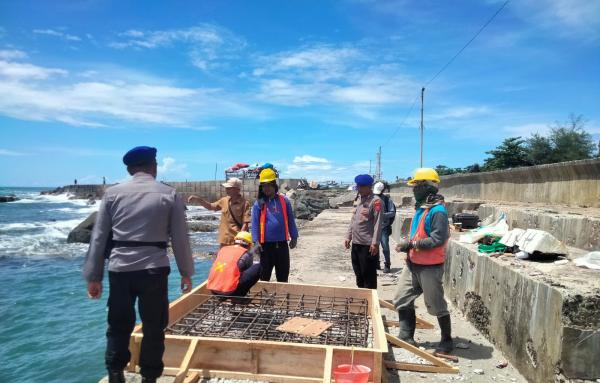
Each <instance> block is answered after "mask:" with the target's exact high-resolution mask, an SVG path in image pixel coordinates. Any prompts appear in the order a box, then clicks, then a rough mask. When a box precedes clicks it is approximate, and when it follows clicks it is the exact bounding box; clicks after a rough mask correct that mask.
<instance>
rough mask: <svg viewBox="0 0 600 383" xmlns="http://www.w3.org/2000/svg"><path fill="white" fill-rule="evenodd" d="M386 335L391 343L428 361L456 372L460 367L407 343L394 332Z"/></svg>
mask: <svg viewBox="0 0 600 383" xmlns="http://www.w3.org/2000/svg"><path fill="white" fill-rule="evenodd" d="M385 335H386V337H387V340H388V342H390V343H391V344H393V345H395V346H397V347H400V348H403V349H405V350H407V351H410V352H412V353H413V354H415V355H417V356H419V357H421V358H423V359H425V360H426V361H428V362H431V363H432V364H433V365H434V366H436V367H443V368H446V369H452V370H453V371H454V370H456V372H458V368H456V367H454V366H452V365H450V364H448V363H446V362H445V361H443V360H442V359H440V358H436V357H435V356H433V355H431V354H430V353H428V352H426V351H423V350H421V349H420V348H418V347H415V346H413V345H412V344H410V343H407V342H405V341H403V340H401V339H399V338H396V337H395V336H393V335H392V334H389V333H386V334H385ZM411 371H412V370H411Z"/></svg>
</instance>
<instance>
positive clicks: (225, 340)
mask: <svg viewBox="0 0 600 383" xmlns="http://www.w3.org/2000/svg"><path fill="white" fill-rule="evenodd" d="M384 334H385V332H384ZM132 336H133V337H135V338H139V339H140V340H141V339H142V338H143V335H142V334H132ZM192 338H198V339H201V340H202V341H212V342H219V343H231V344H232V346H235V345H236V344H254V345H256V346H259V347H261V348H274V349H279V348H283V349H287V348H288V347H300V348H305V349H307V350H311V349H313V350H317V349H318V350H321V351H323V352H325V349H326V348H327V347H333V348H335V349H336V350H347V351H350V350H351V349H352V347H349V346H327V345H324V344H308V343H306V344H304V343H285V342H276V341H262V340H244V339H231V338H209V337H192V336H186V335H165V339H166V340H169V339H172V340H174V341H189V340H190V339H192ZM354 350H355V351H365V352H376V351H379V350H376V349H373V348H366V347H354ZM385 352H387V348H386V350H385Z"/></svg>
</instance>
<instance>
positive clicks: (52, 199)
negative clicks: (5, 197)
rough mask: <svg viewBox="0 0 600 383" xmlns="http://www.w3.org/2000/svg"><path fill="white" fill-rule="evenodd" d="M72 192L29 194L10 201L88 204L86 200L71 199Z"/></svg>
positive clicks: (16, 202)
mask: <svg viewBox="0 0 600 383" xmlns="http://www.w3.org/2000/svg"><path fill="white" fill-rule="evenodd" d="M72 196H73V195H72V194H68V193H66V194H57V195H50V194H48V195H46V194H45V195H41V194H40V195H35V196H31V195H29V196H28V198H21V199H20V200H18V201H14V202H11V203H13V204H19V203H24V204H27V203H70V204H73V205H78V206H88V204H87V200H82V199H71V197H72Z"/></svg>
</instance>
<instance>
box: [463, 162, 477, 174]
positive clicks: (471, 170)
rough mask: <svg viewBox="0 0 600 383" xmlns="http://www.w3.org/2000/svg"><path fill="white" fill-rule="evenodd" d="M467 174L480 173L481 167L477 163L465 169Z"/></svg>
mask: <svg viewBox="0 0 600 383" xmlns="http://www.w3.org/2000/svg"><path fill="white" fill-rule="evenodd" d="M465 172H467V173H479V172H481V166H479V164H477V163H475V164H473V165H469V166H467V167H466V168H465Z"/></svg>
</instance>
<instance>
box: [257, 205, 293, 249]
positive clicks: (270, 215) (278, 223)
mask: <svg viewBox="0 0 600 383" xmlns="http://www.w3.org/2000/svg"><path fill="white" fill-rule="evenodd" d="M283 198H284V199H285V205H286V207H287V215H288V229H289V231H290V237H291V238H298V228H297V227H296V220H295V219H294V211H293V209H292V204H291V203H290V200H289V199H288V198H287V197H285V196H284V197H283ZM266 204H267V224H266V228H265V242H282V241H285V240H286V238H285V221H284V217H283V211H282V210H281V204H280V203H279V196H278V195H275V196H274V197H273V198H271V199H269V200H268V201H267V202H266ZM260 209H261V206H260V204H259V201H256V202H254V205H253V206H252V239H253V241H254V242H259V241H260Z"/></svg>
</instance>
